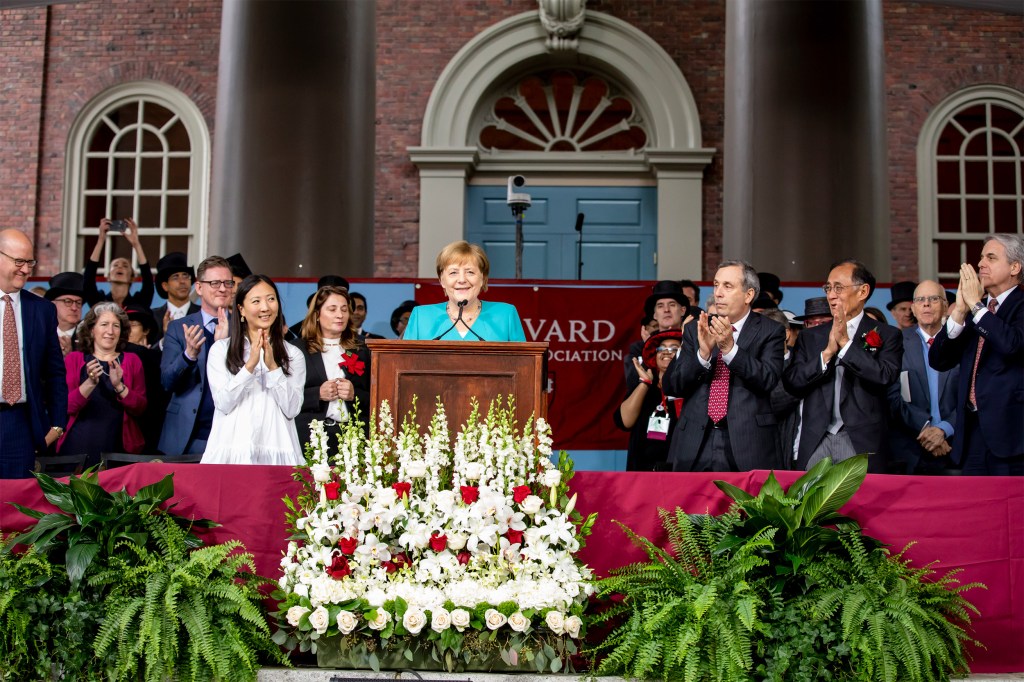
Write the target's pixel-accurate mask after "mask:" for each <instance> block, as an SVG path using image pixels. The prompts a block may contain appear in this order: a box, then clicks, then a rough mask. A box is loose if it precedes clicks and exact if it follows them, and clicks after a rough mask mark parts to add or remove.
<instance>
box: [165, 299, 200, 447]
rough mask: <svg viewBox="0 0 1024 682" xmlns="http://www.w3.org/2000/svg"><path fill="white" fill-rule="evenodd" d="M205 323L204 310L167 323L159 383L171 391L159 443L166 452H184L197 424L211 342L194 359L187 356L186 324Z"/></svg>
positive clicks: (168, 391)
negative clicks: (190, 359) (191, 360)
mask: <svg viewBox="0 0 1024 682" xmlns="http://www.w3.org/2000/svg"><path fill="white" fill-rule="evenodd" d="M196 324H198V325H202V324H203V314H202V313H201V312H198V313H193V314H192V315H186V316H185V317H183V318H181V319H179V320H174V321H172V322H171V323H170V324H169V325H167V334H166V335H165V336H164V354H163V357H162V358H161V359H160V384H161V385H162V386H163V387H164V390H165V391H167V393H168V394H169V395H170V401H169V402H168V403H167V416H166V418H165V419H164V428H163V431H161V432H160V444H159V445H158V446H157V447H158V449H159V450H160V452H162V453H164V454H165V455H181V454H184V452H185V447H186V446H187V445H188V439H189V437H190V436H191V435H192V429H193V428H194V427H195V425H196V417H197V416H198V413H199V403H200V402H201V401H202V399H203V387H204V386H205V385H206V355H207V353H208V352H209V350H210V349H209V345H210V344H208V343H204V344H203V345H202V347H201V348H200V349H199V357H198V358H197V359H196V361H195V362H189V361H188V360H186V359H185V325H189V326H192V325H196Z"/></svg>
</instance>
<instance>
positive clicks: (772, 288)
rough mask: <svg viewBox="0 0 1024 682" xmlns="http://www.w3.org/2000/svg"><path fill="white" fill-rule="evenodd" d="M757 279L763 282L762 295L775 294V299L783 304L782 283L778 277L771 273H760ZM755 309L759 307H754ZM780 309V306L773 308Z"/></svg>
mask: <svg viewBox="0 0 1024 682" xmlns="http://www.w3.org/2000/svg"><path fill="white" fill-rule="evenodd" d="M757 279H758V280H760V282H761V293H762V294H764V293H768V294H775V298H776V299H777V300H778V302H779V303H782V289H780V288H779V287H780V286H781V284H782V283H781V282H780V281H779V277H778V275H773V274H772V273H770V272H759V273H757ZM754 307H755V308H756V307H758V306H754ZM772 307H773V308H778V307H779V306H778V304H776V305H774V306H772Z"/></svg>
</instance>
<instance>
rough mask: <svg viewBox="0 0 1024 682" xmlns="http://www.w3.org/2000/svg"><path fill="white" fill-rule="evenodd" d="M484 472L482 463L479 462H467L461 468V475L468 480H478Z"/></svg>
mask: <svg viewBox="0 0 1024 682" xmlns="http://www.w3.org/2000/svg"><path fill="white" fill-rule="evenodd" d="M483 473H484V465H483V464H481V463H480V462H469V463H467V464H466V466H465V467H464V468H463V471H462V475H463V476H465V477H466V478H467V479H469V480H470V481H476V480H479V479H480V477H481V476H482V475H483Z"/></svg>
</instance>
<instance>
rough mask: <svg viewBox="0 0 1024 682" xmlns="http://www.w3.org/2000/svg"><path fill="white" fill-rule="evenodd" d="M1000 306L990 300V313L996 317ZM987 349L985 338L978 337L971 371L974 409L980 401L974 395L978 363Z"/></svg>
mask: <svg viewBox="0 0 1024 682" xmlns="http://www.w3.org/2000/svg"><path fill="white" fill-rule="evenodd" d="M997 305H999V303H998V301H996V299H994V298H990V299H988V311H989V312H990V313H992V314H993V315H995V313H996V306H997ZM984 347H985V337H984V336H981V335H980V334H979V335H978V351H977V352H976V353H975V354H974V369H972V370H971V394H970V400H971V405H974V409H978V400H977V398H976V397H975V394H974V383H975V381H977V379H978V361H979V360H981V349H982V348H984Z"/></svg>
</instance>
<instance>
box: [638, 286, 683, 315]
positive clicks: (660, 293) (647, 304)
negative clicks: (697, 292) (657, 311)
mask: <svg viewBox="0 0 1024 682" xmlns="http://www.w3.org/2000/svg"><path fill="white" fill-rule="evenodd" d="M663 298H670V299H672V300H673V301H675V302H676V303H678V304H679V305H681V306H683V308H688V307H689V306H690V299H688V298H687V297H686V294H684V293H683V288H682V287H681V286H679V282H677V281H675V280H671V279H663V280H661V281H660V282H658V283H656V284H655V285H654V286H653V287H651V295H650V296H648V297H647V300H646V301H644V312H645V313H646V314H647V315H648V316H649V317H653V316H654V306H655V305H656V304H657V303H658V301H660V300H661V299H663ZM683 317H686V313H685V312H684V313H683Z"/></svg>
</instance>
